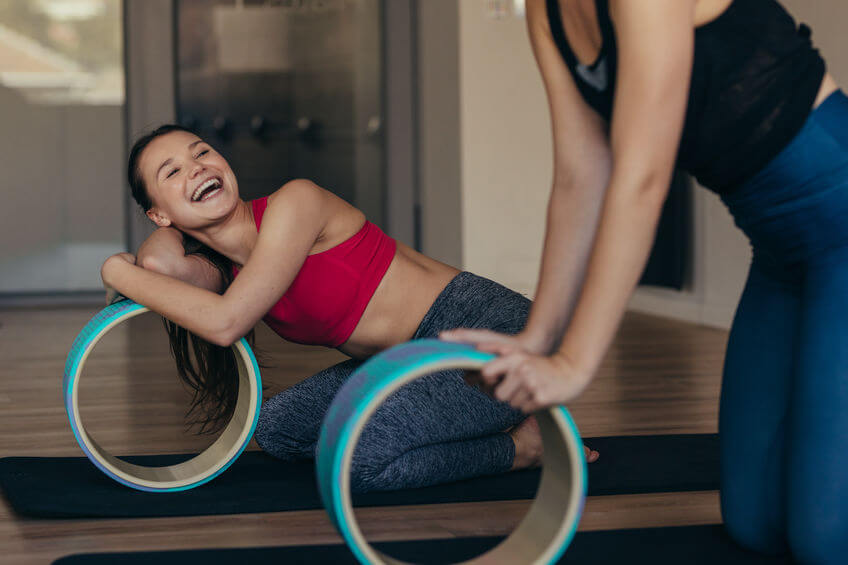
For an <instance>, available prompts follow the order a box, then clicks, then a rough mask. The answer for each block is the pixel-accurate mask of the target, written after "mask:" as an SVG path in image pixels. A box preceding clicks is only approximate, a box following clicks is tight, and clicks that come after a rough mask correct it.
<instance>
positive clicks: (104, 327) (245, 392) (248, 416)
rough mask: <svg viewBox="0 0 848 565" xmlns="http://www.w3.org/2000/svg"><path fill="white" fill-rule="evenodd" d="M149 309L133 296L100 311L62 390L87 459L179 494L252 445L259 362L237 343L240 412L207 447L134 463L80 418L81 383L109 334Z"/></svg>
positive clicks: (127, 479)
mask: <svg viewBox="0 0 848 565" xmlns="http://www.w3.org/2000/svg"><path fill="white" fill-rule="evenodd" d="M145 312H148V309H147V308H146V307H145V306H142V305H141V304H137V303H135V302H133V301H132V300H123V301H121V302H118V303H115V304H112V305H111V306H109V307H107V308H105V309H103V310H102V311H101V312H100V313H98V314H97V315H96V316H94V318H92V319H91V321H90V322H88V324H87V325H86V326H85V327H84V328H83V330H82V331H81V332H80V334H79V335H78V336H77V338H76V340H74V343H73V345H72V346H71V351H70V353H68V360H67V362H66V364H65V376H64V380H63V383H62V389H63V391H64V396H65V410H67V412H68V418H69V420H70V422H71V429H72V430H73V432H74V436H75V437H76V438H77V443H79V446H80V447H81V448H82V450H83V452H84V453H85V455H86V457H88V458H89V459H90V460H91V462H92V463H94V464H95V465H96V466H97V468H98V469H100V470H101V471H103V472H104V473H105V474H106V475H108V476H109V477H111V478H113V479H115V480H116V481H118V482H119V483H121V484H124V485H126V486H128V487H132V488H135V489H138V490H143V491H148V492H175V491H180V490H187V489H190V488H194V487H196V486H199V485H202V484H203V483H206V482H209V481H211V480H212V479H214V478H215V477H217V476H218V475H220V474H221V473H223V472H224V471H225V470H226V469H227V467H229V466H230V465H231V464H232V463H233V461H235V460H236V458H237V457H238V456H239V455H241V453H242V451H244V448H245V447H247V444H248V442H249V441H250V438H251V436H252V435H253V431H254V430H255V429H256V422H257V420H258V419H259V407H260V405H261V403H262V381H261V378H260V375H259V365H258V364H257V363H256V358H255V357H254V355H253V351H251V349H250V346H248V344H247V341H246V340H245V339H244V338H242V339H241V340H239V341H238V342H236V343H235V344H233V346H232V347H233V353H234V354H235V358H236V364H237V365H238V372H239V392H238V400H237V401H236V407H235V411H234V413H233V417H232V418H231V420H230V422H229V423H228V424H227V427H226V428H225V429H224V431H223V432H222V433H221V435H220V436H219V437H218V439H217V440H215V442H214V443H213V444H212V445H210V446H209V447H208V448H206V450H205V451H203V452H202V453H200V454H198V455H196V456H195V457H192V458H191V459H189V460H188V461H184V462H182V463H178V464H176V465H169V466H164V467H146V466H142V465H134V464H132V463H128V462H126V461H124V460H122V459H118V458H117V457H115V456H114V455H112V454H110V453H108V452H106V450H104V449H103V448H102V447H101V446H100V445H99V444H98V443H97V442H96V441H95V440H94V438H92V437H91V436H90V435H89V434H88V433H87V432H86V431H85V427H84V426H83V422H82V419H81V418H80V410H79V383H80V379H81V377H82V374H83V366H84V365H85V361H86V359H87V358H88V355H89V354H90V353H91V351H92V350H93V349H94V346H95V345H97V342H98V341H100V338H102V337H103V336H104V335H105V334H106V332H108V331H109V330H110V329H112V328H113V327H115V326H116V325H118V324H120V323H122V322H125V321H127V320H129V319H130V318H134V317H135V316H138V315H140V314H143V313H145Z"/></svg>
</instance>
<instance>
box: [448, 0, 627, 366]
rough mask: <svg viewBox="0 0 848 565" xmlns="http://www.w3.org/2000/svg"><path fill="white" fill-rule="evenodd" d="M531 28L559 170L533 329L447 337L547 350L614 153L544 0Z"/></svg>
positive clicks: (534, 8)
mask: <svg viewBox="0 0 848 565" xmlns="http://www.w3.org/2000/svg"><path fill="white" fill-rule="evenodd" d="M527 31H528V35H529V37H530V43H531V45H532V47H533V54H534V56H535V58H536V63H537V65H538V67H539V70H540V72H541V75H542V81H543V83H544V86H545V92H546V94H547V99H548V107H549V110H550V115H551V129H552V134H553V149H554V155H553V157H554V171H553V181H552V187H551V194H550V197H549V201H548V212H547V227H546V231H545V243H544V250H543V252H542V265H541V270H540V274H539V283H538V286H537V289H536V296H535V301H534V304H533V308H532V310H531V312H530V318H529V320H528V323H527V327H526V329H525V330H524V332H522V334H520V335H519V336H517V337H516V338H513V337H512V336H500V335H498V334H496V333H495V332H490V331H485V330H456V331H451V332H445V333H444V334H442V336H443V337H444V338H445V339H450V340H455V341H468V342H472V343H478V344H479V343H484V342H487V341H500V342H502V343H512V342H515V343H517V344H519V345H520V347H521V348H522V349H525V350H529V351H533V352H536V353H549V352H550V351H551V350H553V349H555V348H556V347H557V346H558V345H559V343H560V340H561V338H562V335H563V333H564V332H565V328H566V326H567V325H568V321H569V319H570V318H571V313H572V311H573V308H574V304H575V302H576V301H577V295H578V293H579V291H580V287H581V286H582V283H583V278H584V275H585V272H586V264H587V261H588V257H589V252H590V250H591V248H592V241H593V240H594V236H595V231H596V228H597V224H598V218H599V215H600V210H601V204H602V202H603V199H604V192H605V189H606V186H607V182H608V180H609V176H610V168H611V153H610V146H609V139H608V136H607V125H606V122H605V121H604V120H603V118H601V117H600V116H599V115H598V114H597V113H596V112H595V111H594V110H592V108H590V107H589V106H588V105H587V104H586V102H584V101H583V99H582V97H581V96H580V93H579V92H578V90H577V87H576V86H575V84H574V80H573V79H572V77H571V74H570V72H569V71H568V68H567V67H566V66H565V63H564V62H563V60H562V56H561V55H560V52H559V50H558V49H557V46H556V44H555V43H554V40H553V36H552V34H551V30H550V25H549V23H548V17H547V12H546V8H545V2H544V0H528V2H527Z"/></svg>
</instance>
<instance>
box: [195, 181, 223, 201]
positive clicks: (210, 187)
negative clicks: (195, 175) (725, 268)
mask: <svg viewBox="0 0 848 565" xmlns="http://www.w3.org/2000/svg"><path fill="white" fill-rule="evenodd" d="M221 185H222V183H221V179H219V178H217V177H213V178H211V179H209V180H207V181H206V182H204V183H203V184H201V185H200V186H198V187H197V188H196V189H195V190H194V193H193V194H192V195H191V201H192V202H200V201H202V200H207V199H209V198H210V197H211V196H212V195H213V194H215V193H216V192H217V191H218V190H219V189H220V188H221Z"/></svg>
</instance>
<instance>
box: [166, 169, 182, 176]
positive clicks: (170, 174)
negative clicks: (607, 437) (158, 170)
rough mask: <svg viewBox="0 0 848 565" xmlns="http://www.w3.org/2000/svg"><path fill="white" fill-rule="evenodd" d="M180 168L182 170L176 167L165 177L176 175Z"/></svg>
mask: <svg viewBox="0 0 848 565" xmlns="http://www.w3.org/2000/svg"><path fill="white" fill-rule="evenodd" d="M179 170H180V169H179V168H176V169H174V170H173V171H171V172H170V173H168V176H166V177H165V178H166V179H169V178H171V177H172V176H174V175H175V174H177V172H178V171H179Z"/></svg>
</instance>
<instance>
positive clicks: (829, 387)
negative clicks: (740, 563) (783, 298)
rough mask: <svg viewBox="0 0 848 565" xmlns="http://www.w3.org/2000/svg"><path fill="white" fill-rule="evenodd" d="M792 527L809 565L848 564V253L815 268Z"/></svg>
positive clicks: (793, 469) (802, 365) (804, 343)
mask: <svg viewBox="0 0 848 565" xmlns="http://www.w3.org/2000/svg"><path fill="white" fill-rule="evenodd" d="M788 427H789V461H788V462H789V465H788V477H787V479H788V487H789V488H788V524H789V542H790V545H791V547H792V552H793V556H794V557H795V558H796V559H798V560H799V561H800V562H802V563H845V562H846V561H848V247H843V248H840V249H836V250H832V251H830V252H828V253H827V254H825V255H824V256H822V257H820V258H819V259H817V260H816V261H815V262H813V263H811V264H810V265H809V267H808V270H807V275H806V278H805V284H804V295H803V309H802V320H801V336H800V354H799V372H798V376H797V378H796V380H795V382H794V385H793V390H792V404H791V407H790V412H789V426H788Z"/></svg>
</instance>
